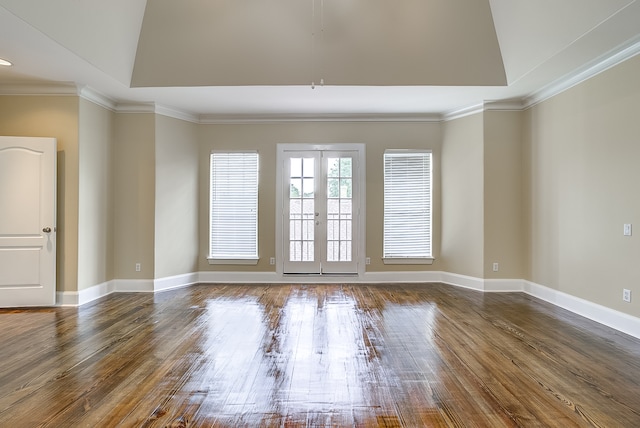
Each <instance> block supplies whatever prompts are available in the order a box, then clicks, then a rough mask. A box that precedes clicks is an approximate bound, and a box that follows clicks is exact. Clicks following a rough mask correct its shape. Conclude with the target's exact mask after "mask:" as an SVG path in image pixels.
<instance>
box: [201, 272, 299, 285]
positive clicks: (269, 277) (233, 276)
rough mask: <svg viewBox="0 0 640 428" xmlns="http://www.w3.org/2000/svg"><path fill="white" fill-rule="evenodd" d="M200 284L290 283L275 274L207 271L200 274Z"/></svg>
mask: <svg viewBox="0 0 640 428" xmlns="http://www.w3.org/2000/svg"><path fill="white" fill-rule="evenodd" d="M198 282H201V283H205V284H223V283H227V284H260V283H263V284H274V283H283V284H284V283H288V282H290V281H286V280H283V279H282V278H281V277H280V276H278V274H276V273H275V272H224V271H216V272H212V271H206V272H199V273H198Z"/></svg>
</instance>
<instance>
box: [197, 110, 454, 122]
mask: <svg viewBox="0 0 640 428" xmlns="http://www.w3.org/2000/svg"><path fill="white" fill-rule="evenodd" d="M441 121H442V115H441V114H438V113H424V114H393V113H390V114H355V113H344V114H271V115H217V114H214V115H200V117H199V122H198V123H201V124H206V125H219V124H223V125H233V124H260V123H278V122H418V123H420V122H422V123H428V122H441Z"/></svg>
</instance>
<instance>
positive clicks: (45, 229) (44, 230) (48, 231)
mask: <svg viewBox="0 0 640 428" xmlns="http://www.w3.org/2000/svg"><path fill="white" fill-rule="evenodd" d="M42 231H43V232H44V233H51V228H50V227H45V228H44V229H42Z"/></svg>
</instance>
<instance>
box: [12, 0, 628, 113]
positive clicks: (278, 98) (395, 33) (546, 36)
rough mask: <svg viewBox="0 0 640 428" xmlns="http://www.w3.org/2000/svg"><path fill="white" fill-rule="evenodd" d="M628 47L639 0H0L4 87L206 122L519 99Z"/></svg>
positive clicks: (438, 109)
mask: <svg viewBox="0 0 640 428" xmlns="http://www.w3.org/2000/svg"><path fill="white" fill-rule="evenodd" d="M639 45H640V2H639V1H638V0H394V1H393V2H389V1H388V0H279V1H277V2H265V1H264V0H246V1H243V2H238V1H232V0H180V1H175V0H109V1H104V0H83V1H79V0H56V1H55V2H53V1H50V0H0V57H1V58H5V59H8V60H10V61H12V62H13V63H14V66H13V67H11V68H5V67H0V93H23V92H25V93H26V92H30V93H34V92H38V91H41V92H52V91H53V92H55V91H56V90H59V89H56V88H61V87H65V86H67V87H69V86H70V87H72V88H74V89H75V88H79V89H82V88H85V89H84V91H85V92H86V91H87V89H86V88H89V92H91V93H92V94H100V95H101V96H102V97H104V98H105V99H106V101H107V102H108V103H110V104H112V105H114V106H117V108H126V107H125V106H130V105H134V104H147V103H151V104H155V105H156V106H159V107H161V108H163V109H166V110H167V111H169V110H171V111H174V112H180V113H181V114H185V115H189V116H191V117H194V118H200V119H203V118H204V120H209V119H210V120H216V119H219V120H224V119H241V118H294V117H304V118H323V117H332V118H339V117H360V116H361V117H371V116H374V117H391V118H393V117H405V118H406V117H424V116H426V115H432V114H451V113H452V112H457V111H463V110H464V109H465V108H470V107H473V106H477V105H480V104H482V103H485V102H513V101H515V102H516V103H518V102H520V103H521V102H524V101H523V100H525V99H526V98H528V97H532V96H536V94H540V93H542V92H544V90H545V89H547V88H549V87H552V86H553V85H557V84H560V82H562V81H566V80H568V79H569V81H570V79H572V78H575V76H576V75H579V74H580V73H583V72H585V71H587V70H589V69H591V68H593V67H595V68H593V69H594V70H595V69H597V67H596V66H597V65H598V64H600V63H603V61H605V63H604V64H606V60H607V59H608V58H611V57H613V58H616V55H617V58H620V57H621V55H627V56H628V55H634V54H637V53H638V51H640V48H638V46H639ZM321 79H322V80H323V81H324V86H322V85H321V84H320V80H321ZM312 82H313V83H315V89H312Z"/></svg>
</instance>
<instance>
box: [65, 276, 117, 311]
mask: <svg viewBox="0 0 640 428" xmlns="http://www.w3.org/2000/svg"><path fill="white" fill-rule="evenodd" d="M114 291H116V290H115V285H114V281H107V282H103V283H102V284H97V285H94V286H93V287H89V288H84V289H82V290H80V291H58V292H57V293H56V304H57V305H58V306H82V305H84V304H86V303H89V302H92V301H94V300H97V299H99V298H101V297H104V296H108V295H109V294H111V293H113V292H114Z"/></svg>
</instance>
